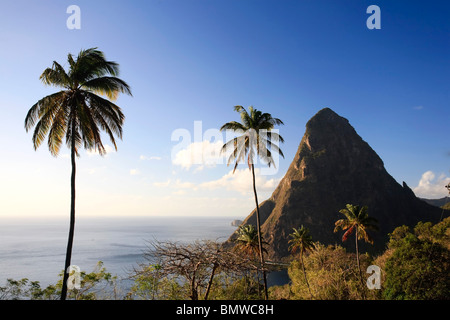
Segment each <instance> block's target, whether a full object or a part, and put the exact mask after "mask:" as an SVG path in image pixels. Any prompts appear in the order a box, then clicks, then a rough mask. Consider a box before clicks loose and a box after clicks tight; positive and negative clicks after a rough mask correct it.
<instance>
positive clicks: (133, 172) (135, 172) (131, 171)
mask: <svg viewBox="0 0 450 320" xmlns="http://www.w3.org/2000/svg"><path fill="white" fill-rule="evenodd" d="M130 174H131V175H132V176H136V175H138V174H140V172H139V170H138V169H131V170H130Z"/></svg>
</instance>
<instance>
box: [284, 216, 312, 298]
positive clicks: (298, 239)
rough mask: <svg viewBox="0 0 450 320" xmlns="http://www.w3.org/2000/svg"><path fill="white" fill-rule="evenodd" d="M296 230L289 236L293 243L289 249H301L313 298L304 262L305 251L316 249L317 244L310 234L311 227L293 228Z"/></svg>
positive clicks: (304, 272)
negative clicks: (315, 244)
mask: <svg viewBox="0 0 450 320" xmlns="http://www.w3.org/2000/svg"><path fill="white" fill-rule="evenodd" d="M293 230H294V232H293V233H291V234H290V235H289V236H290V237H291V238H292V239H291V240H289V243H290V244H291V245H290V246H289V250H291V252H292V253H293V254H294V253H295V252H297V250H299V252H300V263H301V265H302V268H303V275H304V276H305V282H306V285H307V286H308V290H309V294H310V295H311V298H312V297H313V295H312V293H311V287H310V286H309V282H308V278H307V277H306V270H305V264H304V263H303V254H304V253H305V252H308V251H309V252H311V251H313V250H314V248H315V246H314V243H313V241H312V237H311V235H310V234H309V229H308V228H305V227H303V225H302V226H301V227H300V228H298V229H295V228H294V229H293Z"/></svg>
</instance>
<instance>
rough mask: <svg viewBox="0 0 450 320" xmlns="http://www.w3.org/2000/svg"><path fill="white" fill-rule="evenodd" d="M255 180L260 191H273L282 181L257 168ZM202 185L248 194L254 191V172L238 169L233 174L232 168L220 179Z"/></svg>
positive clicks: (207, 187)
mask: <svg viewBox="0 0 450 320" xmlns="http://www.w3.org/2000/svg"><path fill="white" fill-rule="evenodd" d="M255 181H256V190H257V191H258V192H272V191H273V190H274V189H275V188H276V186H277V185H278V183H279V182H280V179H267V177H266V176H264V175H261V170H260V169H259V168H256V169H255ZM200 187H201V188H205V189H217V188H223V189H225V190H235V191H238V192H240V193H241V194H243V195H247V194H249V193H252V192H253V178H252V173H251V171H250V170H248V169H237V170H236V171H235V172H234V174H233V170H231V171H230V172H228V173H227V174H225V175H224V176H223V177H221V178H220V179H217V180H214V181H209V182H204V183H202V184H200Z"/></svg>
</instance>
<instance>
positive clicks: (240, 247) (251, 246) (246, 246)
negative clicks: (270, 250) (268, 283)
mask: <svg viewBox="0 0 450 320" xmlns="http://www.w3.org/2000/svg"><path fill="white" fill-rule="evenodd" d="M236 233H237V238H236V239H235V240H234V242H236V246H235V247H234V248H233V250H236V251H241V252H242V253H244V254H246V255H248V256H250V257H258V256H259V252H260V251H259V240H258V232H257V230H256V229H255V227H254V226H253V225H251V224H248V225H245V226H240V227H239V229H238V230H237V231H236ZM262 242H263V244H266V242H265V241H264V240H262ZM262 250H263V252H265V253H267V251H266V249H265V248H264V247H263V249H262ZM263 272H264V270H263ZM256 275H257V278H258V294H259V292H260V289H259V286H260V278H259V272H258V270H257V271H256Z"/></svg>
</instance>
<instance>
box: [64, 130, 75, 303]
mask: <svg viewBox="0 0 450 320" xmlns="http://www.w3.org/2000/svg"><path fill="white" fill-rule="evenodd" d="M72 134H73V131H72ZM71 161H72V177H71V183H70V190H71V197H70V226H69V238H68V241H67V251H66V262H65V264H64V277H63V283H62V289H61V300H66V296H67V280H68V279H69V266H70V261H71V259H72V246H73V235H74V230H75V174H76V163H75V141H74V139H72V148H71Z"/></svg>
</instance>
